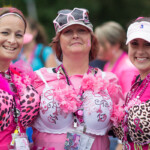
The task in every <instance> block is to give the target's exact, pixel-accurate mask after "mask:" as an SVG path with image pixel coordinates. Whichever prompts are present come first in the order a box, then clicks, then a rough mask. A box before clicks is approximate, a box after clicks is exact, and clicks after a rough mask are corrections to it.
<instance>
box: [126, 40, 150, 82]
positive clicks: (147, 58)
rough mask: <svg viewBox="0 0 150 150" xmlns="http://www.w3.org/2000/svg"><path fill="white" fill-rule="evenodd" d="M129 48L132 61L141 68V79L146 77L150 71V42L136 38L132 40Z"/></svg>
mask: <svg viewBox="0 0 150 150" xmlns="http://www.w3.org/2000/svg"><path fill="white" fill-rule="evenodd" d="M128 48H129V52H128V53H129V58H130V60H131V62H132V63H133V64H134V65H135V67H136V68H137V69H138V70H139V72H140V75H141V79H144V78H145V77H146V76H147V75H148V73H150V43H149V42H147V41H145V40H143V39H134V40H132V41H130V43H129V45H128Z"/></svg>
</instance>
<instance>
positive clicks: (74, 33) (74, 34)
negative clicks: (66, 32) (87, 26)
mask: <svg viewBox="0 0 150 150" xmlns="http://www.w3.org/2000/svg"><path fill="white" fill-rule="evenodd" d="M78 37H79V35H78V32H77V31H74V32H73V38H75V39H76V38H78Z"/></svg>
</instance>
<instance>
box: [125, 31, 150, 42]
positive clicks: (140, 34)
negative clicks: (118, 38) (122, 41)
mask: <svg viewBox="0 0 150 150" xmlns="http://www.w3.org/2000/svg"><path fill="white" fill-rule="evenodd" d="M134 39H143V40H145V41H148V42H150V36H149V34H148V33H145V32H141V31H139V32H138V31H136V32H133V33H131V34H130V35H129V37H128V38H127V41H126V44H128V43H129V42H130V41H132V40H134Z"/></svg>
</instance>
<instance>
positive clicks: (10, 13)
mask: <svg viewBox="0 0 150 150" xmlns="http://www.w3.org/2000/svg"><path fill="white" fill-rule="evenodd" d="M8 15H15V16H17V17H19V18H20V19H22V20H23V22H24V19H23V18H22V16H20V15H19V14H17V13H13V12H9V13H5V14H3V15H1V16H0V18H3V17H5V16H8ZM24 23H25V22H24Z"/></svg>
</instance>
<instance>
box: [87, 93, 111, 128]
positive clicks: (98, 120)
mask: <svg viewBox="0 0 150 150" xmlns="http://www.w3.org/2000/svg"><path fill="white" fill-rule="evenodd" d="M84 97H85V100H84V121H85V123H86V126H87V128H89V129H92V130H103V129H104V128H107V127H108V126H109V125H110V114H111V111H110V110H111V109H112V101H111V99H110V96H109V95H108V94H107V95H105V98H104V96H102V95H100V94H93V93H92V91H85V93H84ZM106 97H107V98H106Z"/></svg>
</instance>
